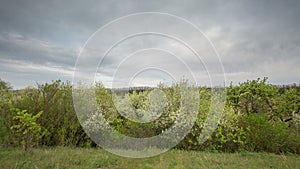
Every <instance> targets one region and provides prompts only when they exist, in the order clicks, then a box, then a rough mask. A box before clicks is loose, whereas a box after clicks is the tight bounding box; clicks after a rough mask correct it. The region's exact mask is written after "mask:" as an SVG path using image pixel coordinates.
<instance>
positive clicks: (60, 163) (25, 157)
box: [0, 147, 300, 169]
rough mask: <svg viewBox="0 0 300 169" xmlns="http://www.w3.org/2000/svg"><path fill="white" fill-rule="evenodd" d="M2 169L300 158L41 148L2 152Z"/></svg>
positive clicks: (212, 164) (290, 163) (290, 161)
mask: <svg viewBox="0 0 300 169" xmlns="http://www.w3.org/2000/svg"><path fill="white" fill-rule="evenodd" d="M0 168H1V169H10V168H25V169H40V168H46V169H47V168H49V169H63V168H73V169H75V168H76V169H79V168H83V169H93V168H94V169H96V168H113V169H118V168H119V169H122V168H123V169H125V168H128V169H134V168H137V169H150V168H162V169H165V168H169V169H172V168H174V169H176V168H210V169H223V168H230V169H234V168H237V169H240V168H255V169H256V168H257V169H261V168H272V169H273V168H278V169H282V168H290V169H297V168H300V156H298V155H275V154H269V153H249V152H242V153H232V154H229V153H212V152H195V151H179V150H171V151H169V152H167V153H164V154H161V155H159V156H156V157H151V158H145V159H130V158H122V157H118V156H115V155H113V154H110V153H108V152H106V151H104V150H101V149H92V148H68V147H56V148H38V149H33V150H31V152H28V153H25V152H24V151H22V150H21V149H0Z"/></svg>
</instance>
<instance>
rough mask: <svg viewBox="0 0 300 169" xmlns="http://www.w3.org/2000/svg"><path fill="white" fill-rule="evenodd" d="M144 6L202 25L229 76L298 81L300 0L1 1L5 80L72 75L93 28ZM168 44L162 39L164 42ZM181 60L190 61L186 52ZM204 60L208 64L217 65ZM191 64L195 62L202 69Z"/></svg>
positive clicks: (107, 64)
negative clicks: (79, 53) (264, 77)
mask: <svg viewBox="0 0 300 169" xmlns="http://www.w3.org/2000/svg"><path fill="white" fill-rule="evenodd" d="M147 11H155V12H163V13H170V14H174V15H177V16H180V17H183V18H185V19H187V20H189V21H190V22H192V23H194V24H195V25H196V26H198V28H199V29H200V30H202V31H203V33H205V34H206V35H207V37H208V38H209V39H210V40H211V41H212V43H213V44H214V45H215V47H216V49H217V50H218V52H219V54H220V57H221V59H222V62H223V65H224V68H225V71H226V77H227V79H228V81H231V80H233V81H234V82H239V81H244V80H246V79H253V78H257V77H262V76H269V78H270V81H271V82H273V83H293V82H296V83H299V79H300V76H299V73H298V72H300V68H299V67H300V66H299V65H300V57H299V53H300V47H299V46H300V38H299V35H300V23H299V21H298V20H299V17H300V2H299V1H297V0H295V1H289V0H287V1H268V0H266V1H258V0H257V1H232V0H230V1H226V2H225V1H196V0H195V1H138V0H137V1H79V0H76V1H32V0H28V1H16V0H6V1H2V2H1V5H0V61H1V62H0V65H1V67H0V71H1V77H0V78H2V79H5V80H8V81H10V82H11V83H12V84H13V85H14V86H18V87H23V86H27V85H33V84H34V81H50V80H52V79H58V78H62V79H68V80H70V79H71V76H72V71H73V70H74V68H73V66H74V64H75V62H76V58H77V55H78V52H79V50H80V48H81V47H82V45H83V44H84V43H85V41H86V40H87V39H88V37H89V36H90V35H91V34H92V33H94V32H95V31H96V30H97V29H99V28H100V27H101V26H103V25H105V24H106V23H108V22H110V21H112V20H113V19H116V18H118V17H121V16H124V15H128V14H131V13H135V12H147ZM132 24H136V23H132ZM120 29H128V28H126V27H124V28H120ZM111 36H113V35H111ZM191 38H193V37H191ZM149 42H150V41H149ZM138 45H141V43H139V44H138ZM143 45H144V46H145V47H147V46H151V44H143ZM168 45H170V44H168V43H163V42H158V46H161V47H167V46H168ZM121 51H126V49H119V52H121ZM116 52H118V51H116ZM116 57H117V56H116ZM180 57H182V58H183V59H186V58H188V57H186V56H184V53H183V54H182V55H181V56H180ZM150 59H151V58H149V60H150ZM205 59H206V60H205ZM205 59H204V61H205V62H206V64H209V65H208V66H210V67H213V66H218V64H216V63H214V61H210V60H209V58H205ZM162 60H163V59H162ZM186 61H187V62H189V63H190V65H191V67H197V66H199V65H198V63H194V65H193V61H191V60H186ZM115 62H116V59H115V58H107V59H106V60H105V61H104V62H103V65H102V66H103V67H102V68H105V69H104V71H103V72H102V73H103V76H104V79H108V77H109V76H111V74H112V73H111V72H112V71H113V70H114V67H113V66H112V65H114V64H116V63H115ZM169 64H172V63H171V62H169ZM87 65H88V64H87ZM128 70H130V67H129V68H128ZM178 71H180V67H179V68H178ZM196 74H199V76H200V75H201V72H196ZM22 75H23V76H22ZM20 77H21V78H20ZM147 78H148V79H149V78H150V77H147ZM145 79H146V78H145ZM199 79H200V77H199Z"/></svg>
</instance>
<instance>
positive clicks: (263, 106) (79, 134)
mask: <svg viewBox="0 0 300 169" xmlns="http://www.w3.org/2000/svg"><path fill="white" fill-rule="evenodd" d="M157 88H158V89H160V91H163V92H164V94H165V96H166V98H163V99H165V100H166V101H167V104H166V105H165V106H164V107H163V110H160V109H156V108H157V107H161V105H159V104H160V103H162V102H163V101H161V100H159V99H161V98H154V99H152V100H149V97H148V95H149V93H150V92H151V91H153V90H155V89H154V88H143V90H136V91H134V90H131V91H130V92H129V94H128V95H125V94H124V92H119V93H118V92H112V91H111V90H109V89H106V88H104V86H103V85H101V84H97V85H96V87H95V93H96V100H97V104H98V109H99V110H100V111H101V112H102V113H103V115H104V116H105V118H106V120H107V122H108V123H109V124H110V125H111V126H112V127H113V128H114V129H115V130H118V131H119V132H121V133H123V134H125V135H128V136H131V137H140V138H143V137H150V136H155V135H157V134H160V133H161V132H162V131H164V130H166V129H167V128H169V127H170V126H171V125H172V124H173V123H174V120H175V119H176V118H177V115H178V112H179V110H180V99H181V94H180V86H179V84H174V85H173V86H171V87H167V86H164V85H163V84H160V85H158V87H157ZM197 90H198V91H199V97H200V103H199V114H198V118H197V120H196V122H195V124H194V126H193V128H192V129H191V130H190V132H189V133H188V134H187V135H186V137H185V138H184V139H183V140H182V141H181V142H180V143H179V144H178V145H177V146H176V147H175V148H178V149H186V150H216V151H225V152H235V151H239V150H248V151H266V152H274V153H281V152H291V153H298V154H299V153H300V118H299V110H300V89H299V86H296V85H294V86H283V87H282V86H281V87H278V86H274V85H271V84H268V83H267V79H266V78H264V79H257V80H249V81H246V82H244V83H240V84H239V85H235V86H234V85H230V86H229V87H227V88H226V91H227V97H226V104H225V107H224V112H223V115H222V118H221V120H220V122H219V125H218V127H217V129H216V130H215V131H214V132H213V134H212V135H211V137H209V138H208V139H207V140H206V141H205V142H204V143H201V144H200V143H199V142H198V139H199V136H201V135H203V133H202V131H203V123H204V121H205V119H206V118H207V114H208V113H209V111H210V106H211V90H212V89H211V88H207V87H199V88H198V89H197ZM0 96H1V97H0V143H1V144H2V146H21V145H24V144H25V143H26V144H25V147H27V148H28V147H30V146H81V147H91V146H95V144H94V143H93V142H92V140H91V139H90V138H89V137H88V135H87V134H86V133H85V132H84V130H83V128H82V126H81V125H80V123H79V121H78V119H77V116H76V112H75V110H74V106H73V102H72V86H71V85H70V84H69V83H64V82H61V81H59V80H58V81H53V82H52V83H45V84H41V85H38V86H37V88H32V87H28V88H25V89H22V90H12V87H11V86H10V85H9V83H7V82H4V81H0ZM124 97H128V98H129V99H127V100H128V102H125V101H124ZM191 102H192V101H191ZM115 103H116V104H118V107H121V109H118V110H117V109H116V106H115V105H114V104H115ZM129 103H130V104H129ZM128 105H132V106H133V107H134V109H132V108H131V107H129V106H128ZM150 105H155V106H154V107H152V108H151V110H153V111H163V113H162V115H161V116H160V117H159V119H158V120H155V121H153V122H149V123H137V122H134V121H131V120H128V119H126V118H125V117H123V116H121V115H120V112H119V111H122V113H136V114H137V116H145V114H143V112H144V110H147V109H149V107H150ZM16 110H19V111H16ZM22 111H24V112H23V116H24V117H20V116H22V113H20V112H22ZM25 111H26V113H25ZM41 112H42V113H41ZM25 114H27V115H25ZM25 116H26V117H25ZM36 116H38V118H35V119H32V117H36ZM26 118H27V119H29V121H30V120H31V121H30V123H29V124H28V125H26V122H24V120H23V121H22V120H21V119H26ZM30 118H31V119H30ZM22 126H23V127H24V126H25V127H24V128H22ZM26 126H35V127H36V128H35V130H32V131H31V130H28V131H29V132H31V133H30V134H28V137H32V138H27V135H26V134H20V131H22V129H23V130H25V128H26ZM33 128H34V127H33ZM27 129H28V127H27ZM37 131H40V132H38V133H37ZM21 133H22V132H21ZM33 133H35V135H33ZM24 136H26V137H24ZM26 139H27V141H26ZM28 140H29V141H30V142H28ZM27 144H30V146H29V145H27Z"/></svg>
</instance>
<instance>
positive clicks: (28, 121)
mask: <svg viewBox="0 0 300 169" xmlns="http://www.w3.org/2000/svg"><path fill="white" fill-rule="evenodd" d="M12 111H16V112H17V114H16V116H14V117H13V119H14V120H16V121H17V124H15V125H13V126H11V130H14V131H15V132H16V133H17V134H18V135H19V136H20V137H21V143H22V144H23V146H24V150H25V151H27V150H29V149H30V147H31V146H32V145H31V144H32V142H33V141H37V140H38V139H40V138H41V137H42V136H43V135H45V133H46V131H45V130H42V129H43V128H42V127H41V125H40V124H38V123H37V119H38V118H40V116H41V115H42V113H43V112H42V111H40V112H38V113H37V114H36V115H33V114H31V113H27V110H20V109H14V110H12Z"/></svg>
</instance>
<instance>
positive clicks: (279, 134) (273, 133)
mask: <svg viewBox="0 0 300 169" xmlns="http://www.w3.org/2000/svg"><path fill="white" fill-rule="evenodd" d="M242 125H243V127H244V128H247V129H248V130H247V132H246V135H247V137H246V141H245V144H246V149H247V150H250V151H268V152H275V153H280V152H284V151H285V150H286V145H287V142H289V140H288V138H289V133H290V132H289V130H288V124H287V123H284V122H281V121H269V120H268V116H267V115H266V114H251V115H247V116H244V119H243V124H242Z"/></svg>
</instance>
